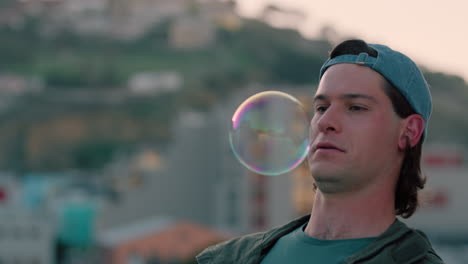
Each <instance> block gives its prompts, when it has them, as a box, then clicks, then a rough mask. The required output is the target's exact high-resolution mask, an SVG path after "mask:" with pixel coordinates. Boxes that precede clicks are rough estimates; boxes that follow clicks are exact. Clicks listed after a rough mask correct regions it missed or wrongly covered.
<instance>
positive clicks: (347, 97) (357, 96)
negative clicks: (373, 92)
mask: <svg viewBox="0 0 468 264" xmlns="http://www.w3.org/2000/svg"><path fill="white" fill-rule="evenodd" d="M340 98H342V99H359V98H362V99H367V100H371V101H373V102H374V103H377V99H375V97H373V96H370V95H367V94H343V95H342V96H340Z"/></svg>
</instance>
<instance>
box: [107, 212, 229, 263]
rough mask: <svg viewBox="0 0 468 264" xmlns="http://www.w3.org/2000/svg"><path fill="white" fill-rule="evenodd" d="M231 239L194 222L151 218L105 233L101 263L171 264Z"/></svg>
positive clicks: (190, 257) (185, 259)
mask: <svg viewBox="0 0 468 264" xmlns="http://www.w3.org/2000/svg"><path fill="white" fill-rule="evenodd" d="M227 238H228V237H227V236H226V235H223V234H220V233H217V232H214V231H212V230H209V229H207V228H205V227H202V226H200V225H196V224H193V223H190V222H177V221H173V220H172V219H170V218H167V217H151V218H147V219H142V220H140V221H136V222H134V223H130V224H127V225H124V226H118V227H115V228H111V229H108V230H103V231H102V232H101V233H100V234H99V238H98V247H99V248H101V250H102V254H101V255H102V256H103V257H104V259H103V260H102V262H101V263H112V264H126V263H134V262H132V261H135V263H152V262H154V263H170V262H171V261H178V262H181V261H187V260H189V259H192V258H193V257H194V256H195V255H196V254H198V253H199V252H200V251H201V250H202V249H204V248H206V247H207V246H209V245H212V244H214V243H217V242H220V241H223V240H225V239H227ZM136 261H140V262H136Z"/></svg>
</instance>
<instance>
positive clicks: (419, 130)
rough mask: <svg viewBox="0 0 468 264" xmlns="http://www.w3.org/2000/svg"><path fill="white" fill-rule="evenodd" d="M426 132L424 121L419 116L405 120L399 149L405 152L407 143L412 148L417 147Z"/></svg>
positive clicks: (413, 115) (415, 115) (414, 115)
mask: <svg viewBox="0 0 468 264" xmlns="http://www.w3.org/2000/svg"><path fill="white" fill-rule="evenodd" d="M423 132H424V119H423V118H422V116H420V115H418V114H412V115H410V116H408V117H407V118H405V119H404V120H403V128H402V130H401V133H400V138H399V140H398V148H399V149H401V150H404V149H405V148H406V144H407V142H408V143H409V145H410V146H411V147H414V146H416V144H418V142H419V141H420V140H421V137H422V134H423Z"/></svg>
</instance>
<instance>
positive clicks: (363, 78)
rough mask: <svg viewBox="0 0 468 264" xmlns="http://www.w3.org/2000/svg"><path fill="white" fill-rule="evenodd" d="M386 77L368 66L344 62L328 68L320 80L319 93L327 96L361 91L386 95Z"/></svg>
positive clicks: (368, 93) (362, 92)
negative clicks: (384, 87) (384, 88)
mask: <svg viewBox="0 0 468 264" xmlns="http://www.w3.org/2000/svg"><path fill="white" fill-rule="evenodd" d="M384 81H385V79H384V78H383V77H382V76H381V75H380V74H379V73H377V72H376V71H374V70H372V69H370V68H369V67H366V66H361V65H356V64H349V63H342V64H335V65H333V66H331V67H330V68H328V69H327V71H326V72H325V74H324V75H323V77H322V79H321V80H320V83H319V87H318V89H317V94H324V95H327V96H334V95H337V96H338V95H341V94H345V93H361V94H367V95H372V96H378V97H380V96H385V93H384V90H383V86H384Z"/></svg>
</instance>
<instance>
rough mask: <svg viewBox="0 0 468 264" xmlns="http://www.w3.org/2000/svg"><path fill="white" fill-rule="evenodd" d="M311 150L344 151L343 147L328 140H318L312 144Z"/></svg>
mask: <svg viewBox="0 0 468 264" xmlns="http://www.w3.org/2000/svg"><path fill="white" fill-rule="evenodd" d="M312 150H313V152H316V151H317V150H335V151H340V152H345V151H344V149H342V148H339V147H337V146H336V145H335V144H333V143H330V142H319V143H317V144H315V145H314V146H313V148H312Z"/></svg>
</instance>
